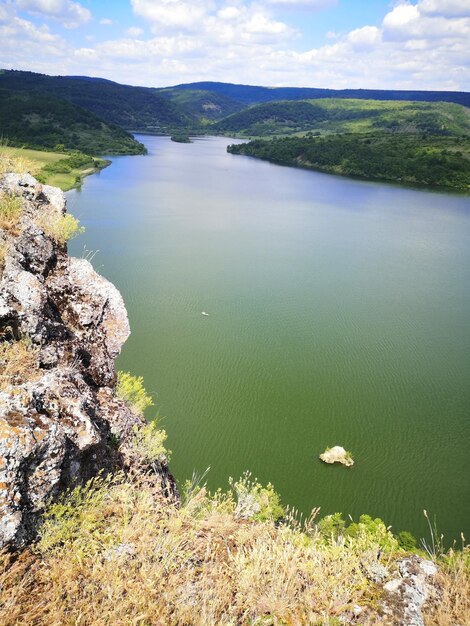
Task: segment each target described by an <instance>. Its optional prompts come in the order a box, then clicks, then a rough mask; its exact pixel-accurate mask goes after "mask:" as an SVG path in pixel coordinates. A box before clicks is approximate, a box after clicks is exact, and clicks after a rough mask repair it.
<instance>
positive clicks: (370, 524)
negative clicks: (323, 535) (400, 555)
mask: <svg viewBox="0 0 470 626" xmlns="http://www.w3.org/2000/svg"><path fill="white" fill-rule="evenodd" d="M346 535H347V536H348V537H349V538H350V539H351V540H352V541H353V543H354V545H355V546H356V548H357V549H359V550H365V549H367V547H370V546H373V545H376V546H377V547H379V548H380V549H381V550H382V551H383V552H385V553H387V554H389V553H391V552H394V551H396V550H397V549H398V541H397V540H396V539H395V537H394V536H393V534H392V533H391V532H390V529H389V528H387V527H386V526H385V524H384V523H383V521H382V520H381V519H380V518H378V517H377V518H375V519H374V518H372V517H371V516H370V515H361V516H360V518H359V522H353V523H352V524H350V525H349V526H348V527H347V529H346Z"/></svg>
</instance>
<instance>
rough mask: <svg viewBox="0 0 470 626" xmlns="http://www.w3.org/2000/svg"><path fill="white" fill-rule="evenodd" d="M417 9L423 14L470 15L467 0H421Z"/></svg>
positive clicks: (469, 4) (469, 5)
mask: <svg viewBox="0 0 470 626" xmlns="http://www.w3.org/2000/svg"><path fill="white" fill-rule="evenodd" d="M419 11H420V13H422V14H424V15H438V16H440V17H470V2H469V1H468V0H421V2H420V3H419Z"/></svg>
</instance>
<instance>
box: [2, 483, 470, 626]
mask: <svg viewBox="0 0 470 626" xmlns="http://www.w3.org/2000/svg"><path fill="white" fill-rule="evenodd" d="M261 493H262V488H260V486H259V485H257V484H256V483H252V482H250V481H249V480H248V481H247V480H246V478H244V479H242V480H241V481H238V482H235V483H233V484H232V488H231V489H229V490H228V491H226V492H221V491H220V490H219V491H217V492H215V493H209V492H208V491H207V490H206V488H205V487H204V486H203V485H201V484H198V483H197V482H196V483H195V482H194V481H193V482H191V483H188V484H187V485H186V488H185V490H184V492H183V498H182V500H183V504H182V505H181V506H178V505H177V504H176V503H169V502H168V501H166V500H165V499H164V498H163V497H162V495H161V493H159V492H158V490H155V486H154V481H153V478H152V475H149V474H146V473H137V474H136V473H133V474H132V473H131V474H128V475H124V474H121V473H118V474H115V475H114V476H111V475H109V476H108V477H106V478H95V479H93V480H91V481H89V482H88V483H87V484H86V485H85V486H84V487H79V488H76V489H73V490H72V491H70V492H69V493H68V494H66V495H65V496H64V497H62V498H61V499H60V500H59V501H58V502H56V503H55V504H52V505H51V506H50V508H49V509H48V511H47V513H46V514H45V516H44V522H43V525H42V527H41V530H40V535H39V540H38V542H37V543H35V544H34V545H33V546H31V547H30V548H29V549H27V550H25V551H23V552H22V553H21V554H19V555H16V556H15V558H14V559H12V558H11V556H8V555H7V554H4V555H3V556H2V557H1V559H0V582H1V585H0V621H1V622H2V624H4V625H5V626H13V624H18V623H21V624H24V625H32V624H35V625H45V624H51V623H54V624H64V625H66V624H76V623H81V624H89V625H91V624H93V625H94V626H95V625H96V626H99V625H103V626H104V625H105V624H106V625H107V624H122V625H124V624H132V623H135V624H142V625H144V624H149V625H150V624H165V625H168V626H171V625H174V626H177V625H178V626H179V625H181V624H187V625H188V626H189V625H198V626H207V625H208V624H218V625H223V624H227V625H229V624H230V625H236V624H240V625H242V624H243V625H244V624H246V625H248V624H252V625H254V624H258V625H261V624H263V625H267V624H271V625H274V624H286V625H294V624H312V625H314V624H318V625H320V624H340V623H360V624H369V625H372V624H378V623H381V624H403V623H408V622H406V621H403V616H402V613H400V611H401V610H402V609H401V608H400V606H399V605H393V607H392V609H390V607H388V606H387V598H388V595H387V592H386V591H384V588H383V583H384V581H386V580H391V579H395V578H396V577H397V576H398V577H400V575H399V574H398V568H399V567H401V565H400V564H401V563H402V562H403V559H404V558H406V556H405V553H404V552H403V551H401V550H400V548H399V545H398V542H397V540H396V539H395V538H394V536H393V535H392V533H391V532H390V530H388V529H387V528H386V527H385V525H384V524H383V522H382V521H380V520H377V519H376V520H373V519H371V518H370V517H368V516H362V517H361V519H360V520H359V522H357V523H351V524H349V525H347V524H346V523H345V522H344V520H342V524H341V525H339V524H338V518H339V516H336V517H337V519H336V524H335V525H334V526H333V527H334V529H335V532H330V526H328V525H327V524H325V522H324V521H318V520H317V519H316V517H315V515H313V516H312V518H311V519H309V520H308V521H305V522H303V523H301V522H299V521H298V520H297V519H296V518H295V516H293V515H290V514H289V513H288V512H286V511H285V510H283V515H282V518H283V519H282V522H279V521H277V520H279V506H280V505H279V501H278V500H273V499H272V497H270V498H268V499H267V500H266V501H265V504H266V506H265V509H264V515H263V516H262V517H260V516H259V514H258V513H257V512H255V510H254V509H252V510H251V513H249V511H248V509H247V506H246V500H247V497H249V496H251V498H252V500H253V501H256V500H257V499H258V498H259V496H260V494H261ZM269 493H270V494H272V493H273V492H272V490H271V488H270V489H269ZM325 519H327V518H325ZM438 562H439V566H440V573H439V575H438V577H437V580H436V581H435V582H431V581H430V582H429V585H430V586H429V590H430V591H429V601H428V602H427V603H426V604H425V605H424V607H423V609H422V613H423V618H424V622H423V623H424V624H426V625H427V626H431V625H433V626H434V625H436V626H444V625H448V624H451V623H456V624H457V623H459V624H465V623H468V621H469V618H470V600H469V595H468V591H469V587H468V584H469V582H468V581H469V568H470V553H469V552H468V549H467V548H465V549H464V551H463V552H462V551H460V552H454V551H451V552H449V553H447V554H446V555H444V556H441V557H439V558H438ZM38 598H39V599H40V601H38ZM389 610H391V611H392V613H391V614H389V613H388V611H389ZM400 620H401V621H400Z"/></svg>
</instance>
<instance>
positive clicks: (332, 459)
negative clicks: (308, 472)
mask: <svg viewBox="0 0 470 626" xmlns="http://www.w3.org/2000/svg"><path fill="white" fill-rule="evenodd" d="M320 459H321V460H322V461H324V462H325V463H341V464H342V465H345V466H346V467H351V465H354V461H353V459H352V457H351V455H350V454H349V452H346V450H345V449H344V448H342V447H341V446H334V447H333V448H327V449H326V450H325V452H323V454H320Z"/></svg>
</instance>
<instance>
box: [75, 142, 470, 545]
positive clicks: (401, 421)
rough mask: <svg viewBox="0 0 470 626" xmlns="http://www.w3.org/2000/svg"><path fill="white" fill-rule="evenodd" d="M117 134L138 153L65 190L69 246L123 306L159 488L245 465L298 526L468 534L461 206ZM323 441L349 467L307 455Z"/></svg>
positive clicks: (469, 214)
mask: <svg viewBox="0 0 470 626" xmlns="http://www.w3.org/2000/svg"><path fill="white" fill-rule="evenodd" d="M137 138H138V139H139V141H142V142H143V143H144V144H145V145H146V146H147V148H148V151H149V154H148V155H147V156H132V157H117V158H113V163H112V165H111V166H110V167H108V168H107V169H105V170H103V171H101V172H100V173H99V174H97V175H95V176H91V177H89V178H87V179H86V181H85V183H84V185H83V188H82V190H81V191H71V192H69V193H68V194H67V196H68V207H69V210H70V211H71V212H72V213H73V214H74V215H75V216H76V217H78V218H79V219H80V221H81V222H82V224H83V225H84V226H85V227H86V233H85V234H84V235H82V236H81V237H79V238H78V239H76V240H74V241H72V242H71V244H70V246H69V250H70V252H71V253H72V254H74V255H75V256H83V255H88V256H91V254H92V252H96V251H98V252H96V254H95V255H94V258H93V264H94V266H95V268H96V269H97V271H98V272H100V273H102V274H103V275H104V276H106V277H107V278H109V279H110V280H111V281H112V282H113V283H115V284H116V286H117V287H118V288H119V290H120V291H121V293H122V295H123V297H124V300H125V302H126V305H127V308H128V312H129V318H130V323H131V329H132V334H131V337H130V338H129V340H128V342H127V343H126V345H125V347H124V349H123V352H122V355H121V357H120V358H119V360H118V367H119V369H123V370H128V371H131V372H132V373H133V374H136V375H142V376H143V377H144V379H145V385H146V388H147V390H148V391H150V392H152V393H153V397H154V400H155V404H156V407H157V408H158V413H159V414H160V416H161V417H162V418H163V419H162V424H163V425H164V427H165V429H166V430H167V432H168V447H169V448H170V449H171V450H172V456H171V464H170V466H171V469H172V471H173V473H174V474H175V476H176V478H177V479H178V480H179V481H181V482H182V481H184V480H185V479H187V478H190V477H191V475H192V473H193V471H196V472H197V473H198V474H202V473H203V472H204V471H205V469H206V468H207V467H209V466H210V467H211V469H210V472H209V474H208V476H207V478H206V480H207V482H208V485H209V486H210V487H211V488H216V487H218V486H221V487H223V488H224V487H226V486H227V480H228V478H229V476H233V477H235V478H237V477H239V476H240V475H241V474H242V473H243V472H244V471H245V470H250V471H251V472H252V473H253V477H256V478H258V479H259V480H260V481H261V482H263V483H267V482H272V483H273V484H274V487H275V489H276V490H277V491H278V492H279V493H280V494H281V498H282V502H283V503H284V504H290V505H291V506H293V507H295V508H297V509H298V510H300V511H302V512H303V513H304V514H307V513H308V512H309V511H310V510H311V509H312V508H313V507H318V506H320V507H321V513H322V514H327V513H333V512H335V511H341V512H343V513H344V514H345V515H347V514H350V515H351V516H353V517H354V518H357V517H358V516H359V515H360V514H361V513H369V514H370V515H372V516H378V517H381V518H383V519H384V521H385V522H386V523H387V524H391V525H392V527H393V530H394V531H396V532H397V531H399V530H403V529H406V530H410V531H411V532H413V533H414V534H415V535H417V536H418V537H421V536H428V535H427V534H426V525H425V519H424V517H423V509H427V511H428V513H429V514H430V516H431V517H432V516H434V515H435V516H436V520H437V527H438V530H439V532H443V533H444V534H445V536H446V538H447V539H448V540H450V539H453V538H459V535H460V532H461V531H463V532H464V533H465V534H466V536H467V538H468V537H469V536H470V490H469V476H470V454H469V449H470V419H469V417H470V416H469V413H470V198H469V197H468V196H459V195H452V194H446V193H436V192H430V191H422V190H417V189H410V188H401V187H399V186H393V185H387V184H382V183H368V182H363V181H357V180H351V179H347V178H342V177H335V176H330V175H326V174H321V173H316V172H310V171H305V170H300V169H292V168H287V167H281V166H277V165H272V164H269V163H266V162H263V161H258V160H255V159H251V158H249V157H244V156H235V155H229V154H227V153H226V146H227V145H228V144H229V143H233V141H232V140H229V139H226V138H202V139H198V140H196V141H195V142H194V143H192V144H179V143H173V142H171V141H170V140H169V138H164V137H150V136H138V137H137ZM84 246H86V250H84ZM202 311H205V312H207V313H208V314H209V315H208V316H204V315H201V313H202ZM157 408H155V409H154V410H153V411H152V410H150V411H149V412H148V417H153V416H155V414H156V412H157ZM333 445H342V446H344V447H345V448H346V449H347V450H350V451H351V452H352V454H353V457H354V459H355V465H354V467H352V468H344V467H342V466H329V465H325V464H323V463H322V462H321V461H320V460H319V459H318V455H319V454H320V453H321V452H323V451H324V449H325V448H326V447H327V446H333Z"/></svg>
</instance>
